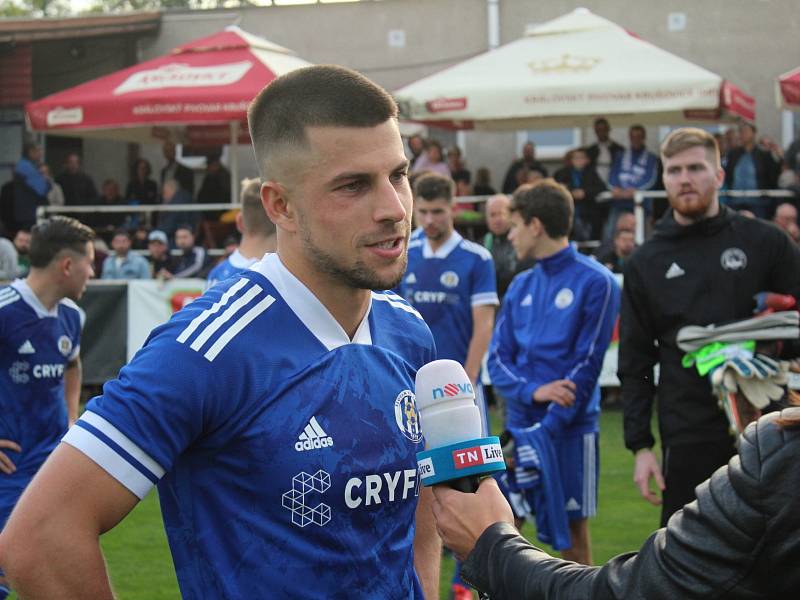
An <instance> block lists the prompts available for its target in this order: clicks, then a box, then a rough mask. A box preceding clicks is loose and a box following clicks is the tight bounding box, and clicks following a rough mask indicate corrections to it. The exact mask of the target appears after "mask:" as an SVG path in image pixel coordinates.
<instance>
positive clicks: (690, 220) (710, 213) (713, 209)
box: [672, 198, 719, 227]
mask: <svg viewBox="0 0 800 600" xmlns="http://www.w3.org/2000/svg"><path fill="white" fill-rule="evenodd" d="M672 214H673V215H674V217H675V222H676V223H677V224H678V225H682V226H684V227H686V226H688V225H694V224H695V223H699V222H700V221H705V220H706V219H711V218H713V217H716V216H717V215H718V214H719V199H718V198H714V200H713V201H712V202H711V205H710V206H709V207H708V210H707V211H706V212H705V214H703V215H702V216H700V217H687V216H686V215H682V214H681V213H679V212H678V211H676V210H674V209H673V211H672Z"/></svg>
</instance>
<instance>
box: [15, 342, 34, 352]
mask: <svg viewBox="0 0 800 600" xmlns="http://www.w3.org/2000/svg"><path fill="white" fill-rule="evenodd" d="M17 352H18V353H19V354H36V348H34V347H33V344H31V341H30V340H25V343H24V344H22V346H20V347H19V348H18V349H17Z"/></svg>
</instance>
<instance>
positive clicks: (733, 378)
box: [711, 353, 789, 410]
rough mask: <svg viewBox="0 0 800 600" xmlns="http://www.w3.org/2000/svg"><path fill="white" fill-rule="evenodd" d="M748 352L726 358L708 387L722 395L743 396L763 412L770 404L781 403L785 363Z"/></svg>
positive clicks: (786, 370)
mask: <svg viewBox="0 0 800 600" xmlns="http://www.w3.org/2000/svg"><path fill="white" fill-rule="evenodd" d="M746 354H747V353H741V354H738V356H733V357H729V358H728V359H727V360H726V361H725V362H724V363H722V364H721V365H720V366H719V367H717V368H716V369H714V371H713V372H712V373H711V384H712V385H713V386H714V387H719V388H722V389H723V390H724V391H725V392H728V393H732V394H734V393H736V392H737V391H738V392H739V393H741V394H742V396H744V397H745V398H746V399H747V400H748V402H750V404H752V405H753V406H754V407H756V408H757V409H759V410H763V409H764V408H766V407H767V406H769V403H770V402H771V401H777V400H780V399H781V398H782V397H783V394H784V387H783V386H785V385H786V383H787V381H788V378H789V366H788V363H786V362H782V361H777V360H775V359H773V358H770V357H769V356H766V355H764V354H754V355H752V356H747V355H746Z"/></svg>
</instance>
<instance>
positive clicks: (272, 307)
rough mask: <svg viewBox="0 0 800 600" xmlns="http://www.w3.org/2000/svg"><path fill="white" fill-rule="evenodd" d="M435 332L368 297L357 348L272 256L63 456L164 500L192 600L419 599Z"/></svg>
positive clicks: (138, 368)
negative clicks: (425, 388)
mask: <svg viewBox="0 0 800 600" xmlns="http://www.w3.org/2000/svg"><path fill="white" fill-rule="evenodd" d="M434 353H435V348H434V346H433V339H432V336H431V334H430V330H429V329H428V328H427V326H426V325H425V323H424V321H423V320H422V318H421V317H420V316H419V315H418V313H417V312H416V311H415V310H414V309H413V308H412V307H410V306H409V305H408V304H407V303H406V302H405V301H403V300H402V299H401V298H399V297H397V296H395V295H394V294H391V293H379V292H373V293H372V303H371V306H370V309H369V312H368V314H367V316H366V317H365V318H364V320H363V322H362V323H361V325H360V327H359V328H358V331H357V332H356V334H355V336H354V338H353V340H352V341H351V340H350V339H349V338H348V337H347V334H346V333H345V332H344V330H343V329H342V328H341V326H339V324H338V323H337V322H336V321H335V320H334V319H333V317H332V316H331V315H330V313H328V311H327V310H326V309H325V308H324V306H323V305H322V304H321V303H320V302H319V300H317V298H316V297H315V296H314V295H313V294H312V293H311V292H310V291H309V290H308V289H307V288H306V287H305V286H304V285H303V284H302V283H300V282H299V281H298V280H297V279H296V278H294V276H293V275H291V274H290V273H289V271H288V270H286V269H285V268H284V267H283V265H282V263H281V262H280V259H279V258H278V256H277V255H276V254H270V255H268V256H267V257H265V259H264V260H263V261H261V262H260V263H259V264H258V265H256V266H255V267H254V268H253V269H252V270H248V271H245V272H244V273H243V274H242V275H241V277H239V278H233V279H229V280H227V281H226V282H223V283H221V284H220V285H217V286H215V287H214V288H212V289H211V290H209V291H208V292H206V294H205V295H204V296H202V297H201V298H199V299H198V300H195V301H194V302H192V303H191V304H190V305H188V306H187V307H186V308H184V309H183V310H182V311H180V312H179V313H177V314H176V315H174V316H173V318H172V319H171V320H170V321H169V322H168V323H166V324H164V325H162V326H160V327H158V328H156V329H155V330H154V331H153V333H152V334H151V336H150V337H149V339H148V341H147V342H146V344H145V346H144V347H143V348H142V349H141V350H140V351H139V352H138V353H137V354H136V356H135V357H134V359H133V360H132V361H131V363H130V364H129V365H128V366H126V367H125V368H123V369H122V371H121V372H120V375H119V378H118V379H117V380H114V381H111V382H109V383H108V384H106V386H105V388H104V390H103V395H102V396H99V397H97V398H95V399H93V400H92V401H91V403H90V404H89V405H88V406H87V411H86V413H84V415H83V416H82V417H81V419H80V420H79V421H78V423H77V424H76V426H75V427H73V428H72V429H71V430H70V432H69V433H68V434H67V436H66V437H65V438H64V440H65V442H67V443H69V444H71V445H73V446H75V447H76V448H78V449H80V450H81V451H82V452H84V453H85V454H87V455H88V456H89V457H90V458H92V459H93V460H94V461H95V462H97V463H98V464H99V465H100V466H102V467H103V468H104V469H105V470H106V471H108V472H109V473H110V474H111V475H112V476H114V477H115V478H116V479H117V480H118V481H119V482H121V483H122V484H123V485H125V486H126V487H127V488H128V489H130V490H131V491H132V492H133V493H134V494H136V495H137V496H139V497H140V498H141V497H144V495H145V494H147V492H148V491H149V490H150V489H151V488H152V486H153V485H154V484H156V483H157V484H158V489H159V497H160V500H161V505H162V512H163V516H164V522H165V527H166V531H167V537H168V539H169V543H170V548H171V550H172V554H173V558H174V562H175V569H176V573H177V577H178V582H179V584H180V587H181V592H182V594H183V596H184V597H187V598H231V599H233V598H236V599H239V598H241V599H252V598H265V597H273V598H335V597H341V598H421V597H422V592H421V588H420V586H419V582H418V580H417V577H416V574H415V572H414V568H413V537H414V512H415V509H416V505H417V497H418V494H419V481H418V479H417V471H416V459H415V454H416V452H417V451H418V450H421V449H422V448H423V447H424V442H423V440H422V438H421V433H420V427H419V415H418V412H417V410H416V407H415V403H414V394H413V389H414V388H413V384H414V377H415V375H416V371H417V369H418V368H419V367H420V366H422V365H423V364H424V363H426V362H429V361H430V360H432V359H433V358H434Z"/></svg>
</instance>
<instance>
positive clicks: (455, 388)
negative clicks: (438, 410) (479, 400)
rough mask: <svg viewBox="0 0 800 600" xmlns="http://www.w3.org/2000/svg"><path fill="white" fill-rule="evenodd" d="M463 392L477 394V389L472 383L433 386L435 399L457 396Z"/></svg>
mask: <svg viewBox="0 0 800 600" xmlns="http://www.w3.org/2000/svg"><path fill="white" fill-rule="evenodd" d="M461 394H471V395H472V396H473V397H474V395H475V390H474V389H472V384H471V383H446V384H445V385H443V386H442V387H438V388H433V399H434V400H436V399H437V398H455V397H456V396H460V395H461Z"/></svg>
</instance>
